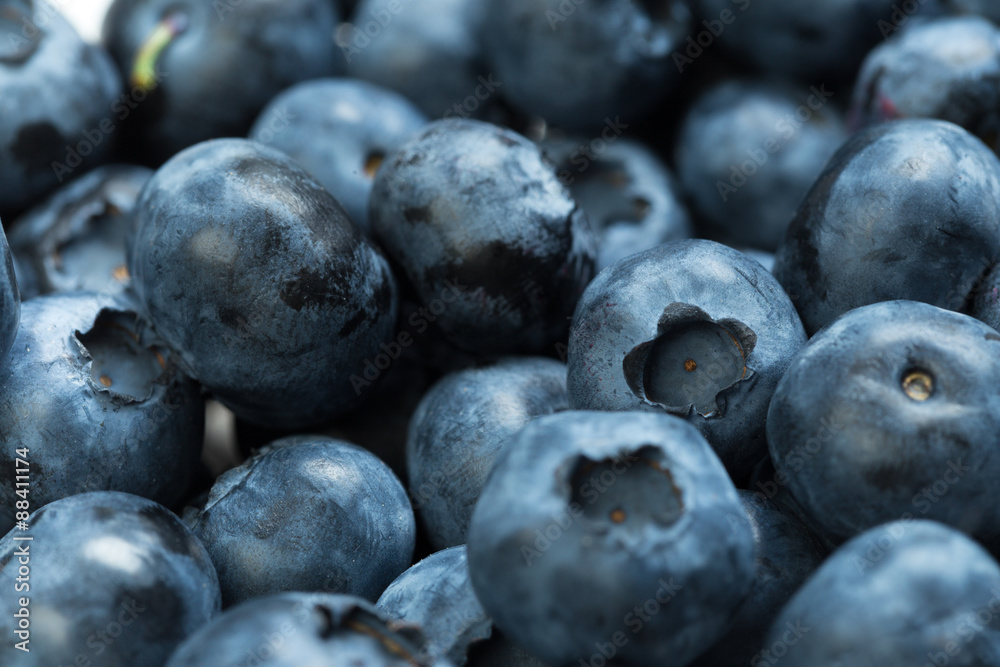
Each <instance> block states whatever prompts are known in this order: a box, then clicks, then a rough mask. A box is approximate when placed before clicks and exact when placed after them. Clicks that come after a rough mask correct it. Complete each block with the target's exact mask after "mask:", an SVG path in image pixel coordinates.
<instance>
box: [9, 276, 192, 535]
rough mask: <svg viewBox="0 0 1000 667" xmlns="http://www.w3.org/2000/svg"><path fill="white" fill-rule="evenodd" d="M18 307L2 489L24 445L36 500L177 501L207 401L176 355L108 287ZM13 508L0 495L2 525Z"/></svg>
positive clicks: (41, 502)
mask: <svg viewBox="0 0 1000 667" xmlns="http://www.w3.org/2000/svg"><path fill="white" fill-rule="evenodd" d="M22 316H23V317H22V320H21V326H20V329H19V330H18V333H17V338H16V339H15V341H14V346H13V348H11V351H10V352H9V353H8V355H7V356H6V363H5V367H4V368H3V370H2V371H0V443H2V446H0V465H3V469H4V470H5V471H7V472H5V473H3V475H2V476H0V494H2V495H3V497H6V498H13V494H14V489H15V488H16V487H15V485H14V483H15V480H14V466H15V462H14V459H15V458H16V453H15V452H16V450H17V449H18V448H21V447H27V448H28V449H29V450H30V457H29V458H30V463H31V470H32V478H31V502H32V507H40V506H42V505H44V504H46V503H49V502H52V501H54V500H58V499H59V498H64V497H66V496H71V495H74V494H77V493H83V492H86V491H125V492H128V493H135V494H138V495H141V496H145V497H148V498H152V499H153V500H156V501H158V502H161V503H163V504H165V505H172V504H174V503H177V502H179V501H180V500H181V499H182V498H183V497H184V496H185V494H186V493H187V492H188V486H189V485H190V483H191V480H192V476H193V468H194V467H195V466H196V465H197V462H198V457H199V454H200V453H201V445H202V438H203V435H204V424H205V402H204V399H203V398H202V396H201V392H200V390H199V388H198V386H197V384H195V383H194V382H193V381H192V380H190V379H189V378H188V377H187V376H185V375H184V374H183V373H182V372H181V371H180V370H179V369H178V367H177V364H176V355H175V354H173V353H171V352H170V351H169V350H167V349H166V348H165V347H164V346H163V345H162V343H160V342H159V340H158V338H156V336H155V334H154V333H153V332H152V331H151V330H150V329H149V327H148V326H147V325H146V324H144V323H143V322H142V321H140V320H139V318H138V316H137V315H136V314H135V312H134V307H133V306H131V305H130V304H129V303H127V302H125V301H124V300H122V299H119V298H116V297H113V296H105V295H98V294H95V293H89V292H74V293H68V294H62V295H51V296H45V297H38V298H37V299H32V300H30V301H26V302H25V303H24V305H23V307H22ZM95 324H96V325H97V326H95ZM133 337H138V338H139V340H140V341H141V343H139V344H135V343H134V338H133ZM88 346H89V347H88ZM154 347H155V349H153V348H154ZM157 354H159V355H160V358H162V359H163V362H164V364H161V363H160V361H159V359H158V357H157ZM94 355H96V361H94V359H95V356H94ZM102 376H104V377H106V378H108V379H109V380H108V381H110V383H111V384H110V386H105V385H104V384H102V382H101V377H102ZM14 512H15V508H14V504H13V502H8V503H2V504H0V530H4V531H7V530H10V529H11V528H12V527H13V525H14Z"/></svg>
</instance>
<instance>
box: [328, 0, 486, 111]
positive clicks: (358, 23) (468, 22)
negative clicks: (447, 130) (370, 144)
mask: <svg viewBox="0 0 1000 667" xmlns="http://www.w3.org/2000/svg"><path fill="white" fill-rule="evenodd" d="M483 4H484V3H483V2H482V0H420V4H419V5H416V4H409V3H406V2H393V0H362V1H361V2H359V3H358V6H357V8H356V9H355V10H354V11H353V12H352V13H351V18H350V24H347V25H342V26H341V27H340V29H339V30H338V32H337V42H338V46H339V47H340V51H341V54H342V56H343V62H344V63H346V65H345V66H346V69H347V74H348V75H349V76H350V77H352V78H355V79H361V80H364V81H370V82H371V83H374V84H377V85H380V86H384V87H386V88H389V89H391V90H394V91H396V92H397V93H399V94H401V95H403V96H405V97H406V98H407V99H409V100H412V102H413V103H414V104H416V105H417V106H418V107H419V108H420V109H421V110H422V111H423V112H424V113H425V114H427V116H428V117H429V118H441V117H443V116H449V115H454V116H460V117H463V118H464V117H466V116H465V114H468V115H469V116H471V117H473V118H478V117H481V116H482V115H483V114H484V113H485V112H486V111H487V110H488V109H490V108H492V107H493V105H494V104H495V102H496V101H497V98H498V94H497V93H496V91H493V92H491V91H490V90H489V89H488V88H486V87H483V88H480V89H479V95H478V96H476V93H477V88H479V87H480V86H481V85H482V82H481V81H480V77H484V78H485V77H486V76H487V74H488V73H489V71H490V70H489V68H488V66H487V65H486V64H485V62H484V55H483V45H482V39H481V36H480V31H481V30H482V29H483V18H484V17H483V14H484V11H483V9H484V7H483ZM393 10H395V11H393ZM351 28H354V29H353V30H352V29H351ZM366 29H367V30H368V32H372V33H374V32H375V31H376V30H377V31H378V32H377V34H375V35H374V36H373V37H369V36H368V35H367V34H364V33H365V31H366ZM500 83H501V86H500V89H502V84H503V83H505V82H503V81H501V82H500ZM470 95H472V96H473V98H472V100H471V101H470V102H469V104H468V105H467V106H466V104H465V103H466V101H467V99H468V98H469V96H470ZM456 104H458V105H461V106H460V108H459V109H458V110H456V109H455V108H454V107H455V105H456Z"/></svg>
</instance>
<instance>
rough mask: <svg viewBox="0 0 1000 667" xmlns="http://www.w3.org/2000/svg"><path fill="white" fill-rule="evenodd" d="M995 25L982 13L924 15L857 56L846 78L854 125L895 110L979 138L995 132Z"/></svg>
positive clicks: (891, 115)
mask: <svg viewBox="0 0 1000 667" xmlns="http://www.w3.org/2000/svg"><path fill="white" fill-rule="evenodd" d="M998 79H1000V30H998V29H997V27H996V26H995V25H994V24H993V23H990V22H989V21H987V20H986V19H984V18H980V17H977V16H964V17H953V18H942V19H938V20H936V21H928V22H925V23H923V24H921V25H919V26H913V27H912V28H910V29H909V30H905V31H902V32H900V33H898V34H897V35H896V36H895V37H894V38H893V39H891V40H889V41H887V42H885V43H884V44H882V45H880V46H879V47H878V48H876V49H874V50H873V51H872V52H871V53H869V54H868V56H867V57H866V58H865V62H864V65H863V66H862V68H861V72H860V73H859V75H858V79H857V81H856V83H855V85H854V95H853V97H852V99H851V122H852V124H854V125H855V126H856V127H861V126H862V125H866V124H870V123H878V122H881V121H884V120H893V119H897V118H939V119H941V120H947V121H950V122H952V123H955V124H956V125H960V126H962V127H964V128H965V129H966V130H968V131H969V132H971V133H973V134H975V135H976V136H977V137H980V138H982V139H983V140H984V141H992V142H994V143H995V142H996V138H995V137H996V136H997V133H998V132H1000V93H998V92H997V86H996V82H997V80H998Z"/></svg>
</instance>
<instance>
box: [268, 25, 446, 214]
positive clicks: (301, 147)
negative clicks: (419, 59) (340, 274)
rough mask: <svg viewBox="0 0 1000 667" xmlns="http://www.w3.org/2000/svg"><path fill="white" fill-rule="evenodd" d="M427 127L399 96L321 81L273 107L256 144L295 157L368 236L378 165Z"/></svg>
mask: <svg viewBox="0 0 1000 667" xmlns="http://www.w3.org/2000/svg"><path fill="white" fill-rule="evenodd" d="M415 13H421V12H415ZM426 123H427V118H426V117H425V116H424V115H423V114H422V113H421V112H420V110H419V109H417V108H416V107H415V106H413V104H412V103H411V102H410V101H409V100H407V99H406V98H404V97H402V96H401V95H398V94H397V93H394V92H392V91H391V90H387V89H385V88H381V87H379V86H376V85H373V84H370V83H366V82H364V81H354V80H351V79H319V80H314V81H307V82H304V83H300V84H298V85H296V86H293V87H292V88H289V89H288V90H286V91H284V92H283V93H281V94H280V95H278V96H277V97H275V98H274V99H273V100H271V102H270V103H269V104H268V105H267V106H266V107H265V108H264V110H263V111H261V113H260V116H258V117H257V122H256V123H254V126H253V128H251V130H250V138H251V139H253V140H254V141H259V142H261V143H264V144H267V145H269V146H273V147H274V148H277V149H278V150H281V151H284V152H285V153H287V154H288V155H290V156H291V157H292V158H293V159H294V160H295V161H296V162H298V163H299V164H301V165H302V166H303V167H305V168H306V171H308V172H309V173H310V174H312V175H313V177H314V178H315V179H316V180H317V181H319V182H320V184H321V185H322V186H323V187H325V188H326V189H327V190H329V191H330V194H332V195H333V196H334V197H336V198H337V201H339V202H340V204H341V205H342V206H343V207H344V210H346V211H347V213H348V215H350V216H351V219H352V220H353V221H354V222H355V223H356V224H357V225H358V226H359V227H361V229H363V230H365V231H368V229H369V224H368V198H369V195H370V194H371V189H372V180H373V179H374V177H375V169H376V168H377V165H378V163H379V162H380V161H381V159H382V158H383V157H384V156H386V155H391V154H392V153H395V152H396V151H397V150H399V149H400V148H402V146H403V144H405V143H406V142H407V141H408V140H409V139H410V138H411V137H412V136H413V135H414V134H416V133H417V131H418V130H420V128H421V127H423V126H424V125H425V124H426Z"/></svg>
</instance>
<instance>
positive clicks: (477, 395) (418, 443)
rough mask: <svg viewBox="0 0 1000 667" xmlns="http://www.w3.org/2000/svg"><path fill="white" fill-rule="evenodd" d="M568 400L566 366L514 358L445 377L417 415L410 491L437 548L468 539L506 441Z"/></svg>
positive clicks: (410, 440)
mask: <svg viewBox="0 0 1000 667" xmlns="http://www.w3.org/2000/svg"><path fill="white" fill-rule="evenodd" d="M567 407H568V399H567V396H566V366H565V365H563V364H561V363H559V362H558V361H555V360H554V359H544V358H529V357H524V358H507V359H503V360H501V361H500V362H499V363H497V364H495V365H491V366H487V367H485V368H469V369H466V370H463V371H459V372H456V373H452V374H449V375H447V376H445V377H444V378H442V379H441V380H440V381H438V382H437V384H435V385H434V386H433V387H432V388H431V389H430V390H429V391H428V392H427V393H426V394H425V395H424V398H423V399H422V400H421V402H420V405H419V406H418V407H417V410H416V412H414V414H413V418H412V419H411V421H410V429H409V435H408V437H407V442H406V460H407V470H408V473H409V482H410V496H411V497H412V498H413V499H414V504H415V505H416V508H417V510H418V512H419V515H420V518H421V521H422V523H423V525H424V527H425V528H426V529H427V536H428V538H429V539H430V541H431V544H433V545H434V546H435V547H437V548H444V547H450V546H455V545H457V544H465V540H466V535H467V533H468V530H469V520H470V519H471V518H472V508H473V506H475V504H476V499H477V498H479V494H480V492H481V491H482V489H483V485H484V484H485V483H486V477H487V476H488V475H489V473H490V471H491V470H492V469H493V465H494V463H495V462H496V460H497V457H498V456H499V455H500V453H501V452H502V451H503V448H504V446H505V443H506V441H507V439H508V438H510V436H512V435H514V434H515V433H517V431H519V430H520V429H521V427H523V426H524V425H525V424H527V423H528V421H530V420H531V419H533V418H535V417H538V416H541V415H546V414H551V413H553V412H556V411H559V410H565V409H566V408H567Z"/></svg>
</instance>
